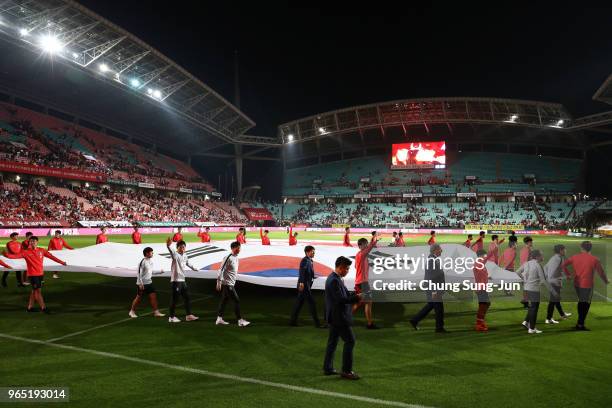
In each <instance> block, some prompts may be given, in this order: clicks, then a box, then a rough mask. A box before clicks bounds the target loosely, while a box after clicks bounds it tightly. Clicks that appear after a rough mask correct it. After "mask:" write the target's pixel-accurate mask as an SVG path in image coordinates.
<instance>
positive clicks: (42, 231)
mask: <svg viewBox="0 0 612 408" xmlns="http://www.w3.org/2000/svg"><path fill="white" fill-rule="evenodd" d="M240 227H241V225H231V226H210V227H209V228H210V232H211V233H215V232H236V233H237V232H238V228H240ZM202 228H203V227H202ZM245 228H246V230H247V232H253V233H256V232H258V231H259V227H245ZM264 229H267V230H268V231H287V227H264ZM57 230H59V231H62V235H76V236H78V235H97V234H99V233H100V228H48V227H47V228H1V229H0V237H2V238H5V237H8V236H9V235H10V234H12V233H13V232H17V233H19V235H25V233H26V232H32V233H33V234H34V235H36V236H51V235H53V234H54V232H55V231H57ZM176 230H177V229H176V228H174V227H140V228H139V232H140V233H141V234H145V235H146V234H172V233H174V232H176ZM293 230H294V231H312V232H323V233H326V232H327V233H344V228H318V227H306V226H294V227H293ZM133 231H134V230H133V229H132V228H128V227H120V228H119V227H117V228H113V227H107V230H106V233H107V234H108V235H126V234H131V233H132V232H133ZM198 231H200V227H183V233H196V232H198ZM372 231H378V232H379V233H383V234H391V233H393V232H394V231H402V232H404V233H408V234H429V233H430V232H431V231H436V234H455V235H457V234H459V235H467V234H478V233H479V232H480V231H481V230H468V229H446V228H445V229H439V228H402V229H390V228H351V233H352V234H360V233H370V232H372ZM483 231H486V232H487V233H488V234H500V235H502V234H507V233H508V230H501V229H500V230H483ZM514 232H515V233H516V234H517V235H567V230H518V231H514Z"/></svg>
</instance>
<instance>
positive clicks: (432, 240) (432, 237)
mask: <svg viewBox="0 0 612 408" xmlns="http://www.w3.org/2000/svg"><path fill="white" fill-rule="evenodd" d="M435 243H436V231H431V232H430V233H429V240H428V241H427V245H433V244H435Z"/></svg>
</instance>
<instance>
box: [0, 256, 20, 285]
mask: <svg viewBox="0 0 612 408" xmlns="http://www.w3.org/2000/svg"><path fill="white" fill-rule="evenodd" d="M0 266H2V267H3V268H6V269H13V268H12V267H11V265H9V264H7V263H5V262H4V261H3V260H2V259H0ZM17 272H19V271H17ZM5 276H8V271H5V272H4V273H3V274H2V287H4V288H6V278H5ZM19 276H20V277H21V273H20V274H19ZM22 286H23V285H22Z"/></svg>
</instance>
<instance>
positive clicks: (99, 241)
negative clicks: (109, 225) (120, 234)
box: [96, 227, 108, 245]
mask: <svg viewBox="0 0 612 408" xmlns="http://www.w3.org/2000/svg"><path fill="white" fill-rule="evenodd" d="M105 242H108V237H107V236H106V227H102V228H100V233H99V234H98V235H96V245H98V244H103V243H105Z"/></svg>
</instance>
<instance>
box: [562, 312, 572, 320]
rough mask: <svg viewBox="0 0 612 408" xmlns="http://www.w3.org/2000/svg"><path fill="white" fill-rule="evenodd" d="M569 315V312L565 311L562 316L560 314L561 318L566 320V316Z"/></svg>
mask: <svg viewBox="0 0 612 408" xmlns="http://www.w3.org/2000/svg"><path fill="white" fill-rule="evenodd" d="M571 315H572V314H571V313H567V312H566V313H565V314H564V315H563V316H561V318H562V319H563V320H566V319H567V318H568V317H570V316H571Z"/></svg>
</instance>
